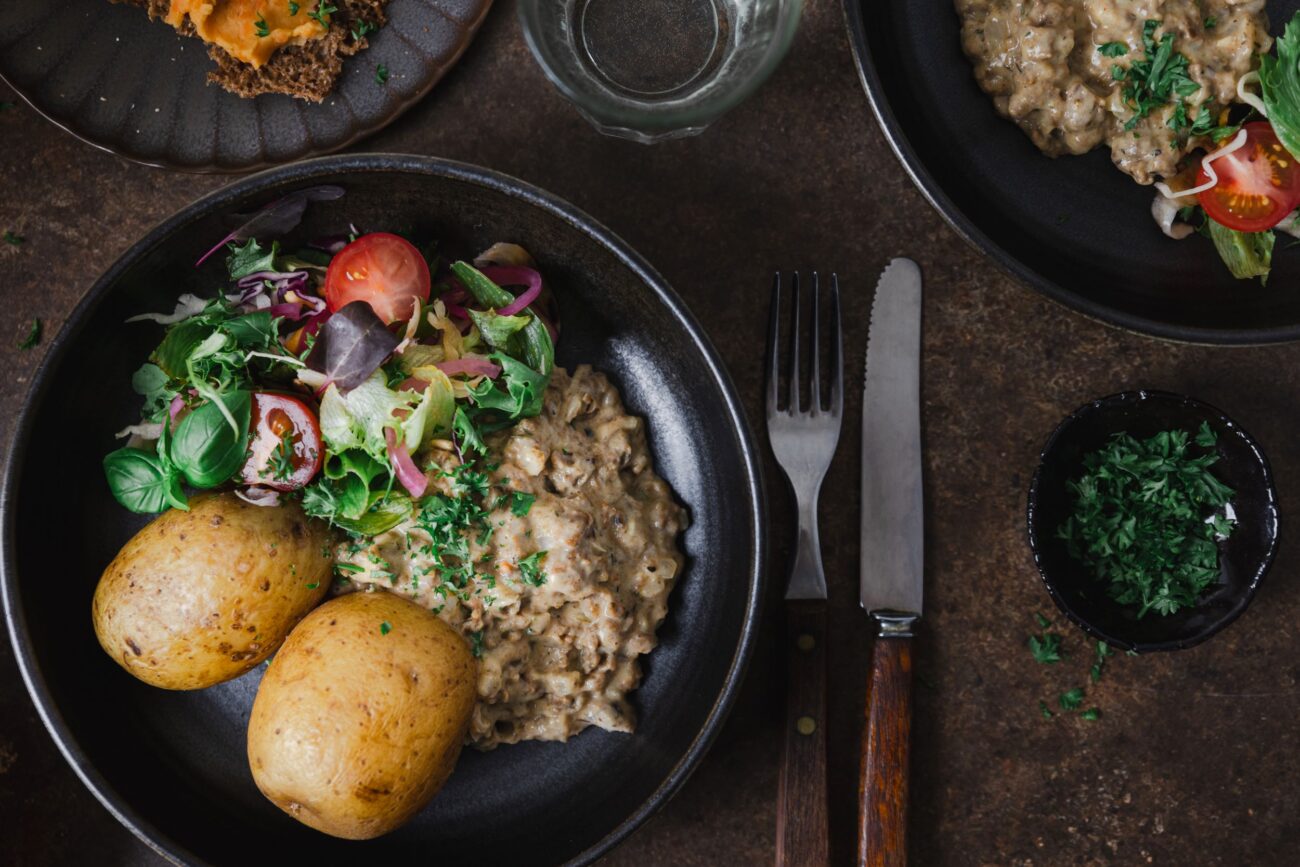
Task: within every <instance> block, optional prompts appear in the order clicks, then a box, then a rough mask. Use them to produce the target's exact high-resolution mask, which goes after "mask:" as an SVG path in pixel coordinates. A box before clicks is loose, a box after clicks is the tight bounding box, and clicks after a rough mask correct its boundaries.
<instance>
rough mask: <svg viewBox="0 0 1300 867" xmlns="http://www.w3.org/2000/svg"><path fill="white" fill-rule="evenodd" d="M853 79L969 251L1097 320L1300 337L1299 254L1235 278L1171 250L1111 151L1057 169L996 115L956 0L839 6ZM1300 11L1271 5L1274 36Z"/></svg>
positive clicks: (1173, 245) (1166, 332)
mask: <svg viewBox="0 0 1300 867" xmlns="http://www.w3.org/2000/svg"><path fill="white" fill-rule="evenodd" d="M844 3H845V11H846V14H847V17H848V21H849V30H850V36H851V38H852V41H853V45H854V51H855V54H856V56H857V61H858V69H859V71H860V72H861V75H862V81H863V84H864V86H865V87H866V90H867V95H868V97H869V98H870V100H871V104H872V108H873V109H874V111H875V114H876V118H877V119H878V120H879V121H880V125H881V127H882V128H883V130H884V132H885V136H886V138H887V139H888V140H889V143H890V145H891V146H892V147H893V149H894V152H895V154H897V156H898V158H899V159H900V160H901V161H902V163H903V167H904V169H905V170H906V171H907V173H908V174H909V175H910V176H911V178H912V180H913V181H914V182H915V183H916V185H917V186H918V187H919V188H920V189H921V192H922V193H924V194H925V196H926V198H928V199H929V200H930V203H931V204H932V205H934V207H935V208H937V209H938V210H939V212H940V213H941V214H942V215H943V216H944V217H945V218H946V219H947V220H948V222H949V223H951V224H952V226H953V228H954V229H956V230H957V232H958V233H959V234H961V235H962V236H963V237H964V238H966V240H968V241H969V242H971V243H972V244H974V245H975V246H976V247H978V248H979V249H981V250H982V251H984V252H985V253H986V254H988V255H989V256H990V257H991V258H992V259H993V260H994V261H995V262H997V263H998V264H999V265H1001V266H1002V267H1003V268H1005V269H1006V270H1007V271H1009V272H1011V274H1013V275H1014V276H1016V277H1018V278H1019V279H1020V280H1022V281H1024V282H1025V283H1028V284H1029V285H1030V286H1033V287H1034V288H1035V289H1038V290H1039V291H1041V292H1043V293H1045V294H1046V295H1048V296H1049V297H1051V298H1053V299H1055V300H1057V301H1059V302H1061V303H1063V304H1065V305H1067V306H1069V307H1072V308H1074V309H1075V310H1078V311H1080V312H1082V313H1085V314H1087V315H1089V316H1092V317H1095V318H1098V319H1102V320H1105V321H1107V322H1110V323H1112V324H1115V325H1119V326H1122V327H1124V328H1130V329H1133V330H1136V331H1143V332H1146V333H1148V334H1154V335H1156V336H1159V337H1166V338H1172V339H1176V340H1188V341H1196V342H1203V343H1266V342H1274V341H1284V340H1296V339H1300V294H1297V293H1296V291H1295V289H1296V286H1297V283H1300V251H1296V250H1290V251H1284V250H1282V247H1283V246H1284V243H1281V242H1279V244H1278V250H1279V252H1278V255H1277V257H1276V265H1275V267H1274V269H1273V276H1272V277H1271V278H1270V279H1269V281H1268V285H1267V286H1266V287H1261V286H1260V285H1259V282H1258V281H1250V282H1247V281H1238V280H1234V279H1233V278H1232V276H1231V275H1230V274H1228V272H1227V270H1226V269H1225V268H1224V267H1223V265H1222V263H1221V262H1220V261H1219V257H1218V255H1217V254H1216V253H1215V251H1214V246H1213V245H1212V244H1210V243H1209V242H1208V241H1207V240H1206V239H1203V238H1200V237H1193V238H1191V239H1188V240H1185V241H1181V242H1180V241H1173V240H1171V239H1169V238H1166V237H1165V236H1164V235H1162V234H1161V233H1160V230H1159V228H1158V227H1157V226H1156V225H1155V223H1154V221H1153V220H1152V219H1151V214H1150V210H1151V200H1152V196H1153V195H1154V191H1153V190H1152V188H1150V187H1142V186H1139V185H1137V184H1135V183H1133V181H1132V180H1130V179H1129V177H1128V176H1127V175H1125V174H1123V173H1121V172H1120V171H1119V170H1118V169H1116V168H1114V167H1113V166H1112V165H1111V162H1110V155H1109V153H1108V152H1107V151H1106V150H1104V149H1103V150H1099V151H1093V152H1092V153H1089V154H1087V155H1086V156H1081V157H1062V158H1060V159H1049V158H1048V157H1045V156H1043V155H1042V154H1041V153H1040V152H1039V151H1038V149H1037V148H1035V147H1034V145H1033V143H1031V142H1030V141H1029V138H1028V137H1027V136H1026V135H1025V134H1024V133H1023V132H1021V131H1020V128H1019V127H1017V126H1016V125H1015V124H1013V123H1012V122H1011V121H1008V120H1004V119H1003V118H1001V117H999V116H998V115H997V113H996V112H995V111H994V109H993V102H992V100H990V99H989V97H987V96H986V95H985V94H984V93H983V92H982V91H980V89H979V87H978V86H976V84H975V76H974V74H973V72H972V70H971V65H970V63H969V61H967V59H966V57H965V55H963V54H962V50H961V41H960V30H961V22H960V21H959V20H958V18H957V13H956V11H954V8H953V3H952V0H884V2H868V0H844ZM1297 6H1300V4H1298V3H1296V2H1295V0H1271V2H1269V4H1268V11H1269V18H1270V20H1271V21H1272V22H1273V31H1274V33H1280V32H1281V26H1282V23H1283V22H1285V21H1288V20H1290V18H1291V15H1292V13H1293V12H1294V11H1295V9H1296V8H1297Z"/></svg>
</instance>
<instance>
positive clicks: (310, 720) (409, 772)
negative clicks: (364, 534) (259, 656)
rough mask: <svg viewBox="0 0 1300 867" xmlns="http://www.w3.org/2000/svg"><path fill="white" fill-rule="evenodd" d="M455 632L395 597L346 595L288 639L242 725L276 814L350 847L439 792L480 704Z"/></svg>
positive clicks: (469, 658)
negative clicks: (346, 841)
mask: <svg viewBox="0 0 1300 867" xmlns="http://www.w3.org/2000/svg"><path fill="white" fill-rule="evenodd" d="M476 683H477V671H476V662H475V660H474V656H473V654H471V653H470V650H469V647H468V646H467V645H466V643H465V639H464V638H462V637H461V635H460V633H458V632H457V631H456V630H455V629H453V628H452V627H450V626H448V625H447V624H446V623H444V622H442V621H441V620H439V619H438V618H437V617H435V616H434V615H433V614H431V613H430V612H429V611H427V610H425V609H424V608H422V607H420V606H419V605H416V604H415V603H414V602H409V601H407V600H406V599H402V598H400V597H398V596H394V595H393V594H391V593H384V592H382V591H380V592H377V593H350V594H348V595H346V596H340V597H339V598H337V599H333V600H331V601H329V602H326V603H325V604H324V605H322V606H321V607H319V608H317V609H316V610H315V611H313V612H312V613H311V614H309V615H308V616H307V617H306V618H304V619H303V621H302V622H301V623H299V624H298V626H297V628H296V629H294V631H293V632H292V633H290V635H289V638H288V640H287V641H285V643H284V646H283V647H282V648H280V652H279V653H278V654H276V656H275V659H274V660H272V661H271V665H270V667H269V668H268V669H267V670H266V674H265V675H264V676H263V677H262V684H261V686H260V687H259V688H258V691H257V699H256V700H255V701H254V702H253V713H252V716H251V717H250V718H249V720H248V762H249V765H250V766H251V767H252V770H253V780H254V781H255V782H256V783H257V787H258V788H259V789H261V790H262V794H264V795H266V797H268V798H269V799H270V800H271V801H272V802H273V803H275V805H276V806H278V807H279V808H280V809H282V810H284V811H285V812H286V813H288V814H289V815H291V816H293V817H294V818H295V819H297V820H298V821H300V822H303V823H304V824H307V825H310V826H311V827H313V828H315V829H317V830H318V831H324V832H325V833H326V834H333V835H334V836H336V837H345V838H348V839H352V840H365V839H369V838H371V837H378V836H379V835H380V834H386V833H388V832H389V831H391V830H393V829H394V828H396V827H398V826H399V825H401V824H403V823H405V822H406V821H407V820H408V819H410V818H411V817H412V816H413V815H415V814H416V813H417V812H418V811H419V810H420V809H421V808H423V807H424V805H425V804H427V803H429V800H430V799H431V798H432V797H433V796H434V795H435V794H436V793H437V792H438V790H439V789H440V788H442V784H443V783H444V782H446V780H447V777H448V776H449V775H450V774H451V772H452V769H453V768H454V767H455V766H456V758H457V756H459V755H460V748H461V745H462V743H464V740H465V732H466V730H467V729H468V727H469V719H470V714H471V713H472V712H473V710H474V702H475V700H476V698H477V690H476Z"/></svg>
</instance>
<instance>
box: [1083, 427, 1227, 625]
mask: <svg viewBox="0 0 1300 867" xmlns="http://www.w3.org/2000/svg"><path fill="white" fill-rule="evenodd" d="M1215 442H1216V437H1215V434H1214V432H1213V431H1212V430H1210V428H1209V425H1208V424H1202V425H1201V429H1200V432H1199V433H1198V434H1197V435H1196V437H1195V440H1194V444H1195V446H1196V447H1197V448H1198V449H1199V450H1201V452H1202V453H1201V454H1195V455H1194V454H1193V453H1192V451H1191V449H1192V445H1193V439H1192V437H1191V436H1190V435H1189V434H1188V433H1187V432H1186V431H1181V430H1172V431H1164V432H1162V433H1158V434H1156V435H1155V436H1153V437H1151V438H1149V439H1146V440H1141V441H1139V440H1137V439H1134V438H1133V437H1131V436H1129V435H1128V434H1125V433H1119V434H1116V435H1115V436H1113V437H1112V438H1111V440H1110V442H1109V443H1107V444H1106V445H1105V446H1104V447H1102V448H1101V449H1099V450H1097V451H1095V452H1092V453H1090V454H1088V455H1085V456H1084V459H1083V473H1082V475H1080V476H1079V477H1078V478H1077V479H1075V480H1073V481H1071V482H1069V483H1067V487H1068V493H1069V496H1070V499H1071V501H1072V514H1071V516H1070V517H1069V518H1067V519H1066V521H1065V523H1064V524H1062V525H1061V527H1060V529H1059V530H1058V531H1057V537H1058V538H1060V539H1062V540H1064V542H1065V545H1066V550H1067V551H1068V552H1069V554H1070V556H1071V557H1073V558H1074V559H1075V560H1077V561H1079V562H1080V563H1082V564H1083V565H1084V566H1085V567H1086V568H1087V569H1088V571H1089V572H1091V573H1092V575H1093V576H1094V577H1095V578H1096V579H1097V580H1098V581H1100V582H1103V583H1104V584H1105V585H1106V588H1107V592H1108V593H1109V595H1110V597H1111V599H1113V600H1114V601H1116V602H1118V603H1119V604H1121V605H1133V606H1137V616H1138V617H1143V616H1145V615H1146V614H1147V613H1148V612H1150V611H1155V612H1156V613H1157V614H1172V613H1174V612H1175V611H1178V610H1179V609H1180V608H1184V607H1187V606H1190V605H1195V604H1196V602H1197V600H1198V599H1199V598H1200V596H1201V594H1202V593H1203V592H1204V591H1205V590H1206V588H1208V587H1210V586H1211V585H1212V584H1214V583H1215V582H1216V581H1217V580H1218V578H1219V546H1218V540H1220V539H1225V538H1227V537H1228V535H1229V534H1230V533H1231V532H1232V521H1231V520H1230V519H1229V518H1228V517H1227V514H1226V510H1225V509H1224V506H1226V505H1227V503H1228V501H1229V500H1230V499H1231V498H1232V495H1233V491H1232V489H1231V488H1229V487H1228V486H1227V485H1225V484H1223V483H1222V482H1221V481H1219V480H1218V479H1217V478H1215V477H1214V475H1213V473H1211V472H1210V467H1212V466H1213V465H1214V464H1215V463H1216V462H1217V461H1218V459H1219V458H1218V455H1217V454H1216V453H1215V452H1214V451H1213V450H1212V449H1213V447H1214V444H1215Z"/></svg>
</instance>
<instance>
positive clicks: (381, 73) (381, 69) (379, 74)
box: [375, 63, 388, 84]
mask: <svg viewBox="0 0 1300 867" xmlns="http://www.w3.org/2000/svg"><path fill="white" fill-rule="evenodd" d="M387 81H388V67H387V66H384V64H382V63H381V64H379V65H378V66H376V67H375V83H376V84H385V83H387Z"/></svg>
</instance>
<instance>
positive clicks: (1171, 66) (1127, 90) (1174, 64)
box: [1103, 18, 1212, 133]
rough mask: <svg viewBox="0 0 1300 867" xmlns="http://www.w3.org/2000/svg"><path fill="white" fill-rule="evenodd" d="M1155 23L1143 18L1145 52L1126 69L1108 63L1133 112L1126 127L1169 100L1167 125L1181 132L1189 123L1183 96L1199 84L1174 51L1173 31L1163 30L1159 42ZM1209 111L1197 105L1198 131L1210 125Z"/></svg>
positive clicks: (1157, 24)
mask: <svg viewBox="0 0 1300 867" xmlns="http://www.w3.org/2000/svg"><path fill="white" fill-rule="evenodd" d="M1159 27H1160V21H1159V19H1154V18H1150V19H1147V21H1146V22H1145V23H1144V24H1143V26H1142V47H1143V49H1144V50H1145V52H1146V55H1145V56H1144V57H1142V58H1141V59H1138V60H1134V61H1133V62H1132V63H1131V64H1129V67H1128V69H1125V68H1124V67H1122V66H1120V65H1118V64H1116V65H1115V66H1113V67H1111V76H1112V77H1113V78H1114V79H1115V80H1116V81H1123V82H1125V84H1124V89H1123V91H1122V96H1123V98H1124V103H1125V105H1127V106H1128V107H1129V108H1130V109H1131V110H1132V111H1133V116H1132V117H1130V118H1129V119H1128V120H1127V121H1126V122H1125V123H1124V129H1126V130H1131V129H1133V127H1135V126H1137V124H1138V121H1140V120H1142V119H1143V118H1144V117H1146V116H1147V115H1149V114H1150V113H1151V112H1152V111H1154V110H1155V109H1158V108H1161V107H1163V106H1166V105H1169V104H1170V103H1171V102H1172V103H1173V104H1174V111H1173V113H1172V114H1171V115H1170V117H1169V120H1168V121H1167V123H1168V125H1169V127H1170V128H1171V129H1173V130H1174V131H1175V132H1182V131H1184V130H1187V129H1188V128H1189V127H1190V126H1191V123H1190V122H1189V120H1188V117H1187V105H1186V103H1184V101H1183V100H1184V99H1186V98H1187V97H1189V96H1191V95H1192V94H1194V93H1196V92H1197V91H1199V90H1200V89H1201V85H1199V84H1197V83H1196V82H1195V81H1194V80H1193V79H1192V78H1191V76H1189V75H1188V60H1187V57H1186V56H1184V55H1182V54H1179V53H1176V52H1175V51H1174V34H1173V33H1165V34H1164V35H1162V36H1161V37H1160V41H1159V42H1157V41H1156V38H1155V34H1156V29H1157V28H1159ZM1114 44H1115V43H1107V45H1114ZM1103 47H1105V46H1103ZM1107 56H1110V57H1114V56H1117V55H1114V54H1109V55H1107ZM1210 114H1211V112H1210V111H1209V109H1208V108H1207V107H1205V106H1202V107H1201V108H1200V113H1199V114H1198V115H1197V118H1196V123H1197V124H1199V125H1200V126H1201V127H1202V129H1201V130H1200V132H1201V133H1204V132H1208V131H1209V128H1210V126H1211V125H1212V119H1210Z"/></svg>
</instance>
